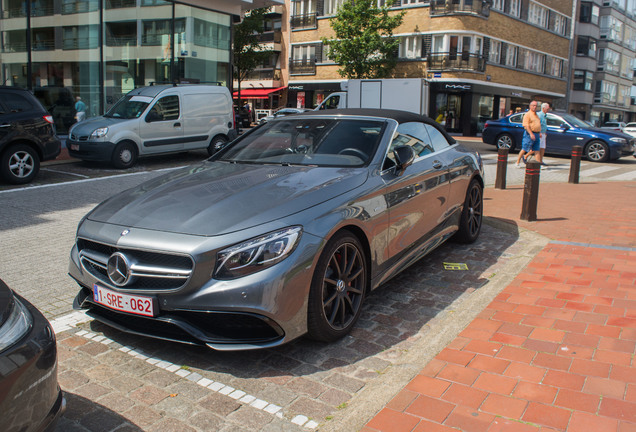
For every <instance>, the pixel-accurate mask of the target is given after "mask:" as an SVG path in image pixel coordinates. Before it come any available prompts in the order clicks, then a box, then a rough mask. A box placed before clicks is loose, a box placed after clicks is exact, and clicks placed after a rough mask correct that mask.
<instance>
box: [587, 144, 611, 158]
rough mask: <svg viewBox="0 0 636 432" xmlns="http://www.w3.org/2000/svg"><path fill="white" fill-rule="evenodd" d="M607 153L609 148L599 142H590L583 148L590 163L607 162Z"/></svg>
mask: <svg viewBox="0 0 636 432" xmlns="http://www.w3.org/2000/svg"><path fill="white" fill-rule="evenodd" d="M609 153H610V152H609V147H608V146H607V144H605V143H604V142H601V141H592V142H591V143H589V144H588V145H587V146H585V157H586V158H587V160H589V161H591V162H607V161H608V160H609V156H610V155H609Z"/></svg>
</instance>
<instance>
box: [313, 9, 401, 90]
mask: <svg viewBox="0 0 636 432" xmlns="http://www.w3.org/2000/svg"><path fill="white" fill-rule="evenodd" d="M404 14H405V12H404V11H402V12H401V13H398V14H393V15H389V8H388V6H384V7H378V5H377V0H348V1H345V2H344V3H343V4H342V5H341V6H340V8H339V9H338V13H337V14H336V15H335V16H334V17H333V18H331V19H330V22H331V28H332V29H333V31H334V33H335V37H334V38H333V39H327V38H323V39H322V42H323V43H324V44H326V45H328V46H329V58H330V59H332V60H333V61H335V62H336V63H337V64H339V65H340V68H339V69H338V73H339V74H340V76H342V77H344V78H348V79H350V78H385V77H387V76H389V74H390V73H391V72H392V71H393V69H394V68H395V65H396V64H397V55H396V53H397V50H398V46H399V44H400V41H399V39H398V38H396V37H394V36H393V30H394V29H395V28H396V27H398V26H399V25H400V24H402V19H403V17H404Z"/></svg>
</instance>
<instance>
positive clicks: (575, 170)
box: [568, 145, 583, 184]
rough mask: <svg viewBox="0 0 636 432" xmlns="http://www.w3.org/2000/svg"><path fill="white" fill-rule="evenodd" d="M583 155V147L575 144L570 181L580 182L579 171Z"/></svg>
mask: <svg viewBox="0 0 636 432" xmlns="http://www.w3.org/2000/svg"><path fill="white" fill-rule="evenodd" d="M581 156H583V147H581V146H578V145H575V146H573V147H572V161H571V162H570V179H569V180H568V183H573V184H579V172H580V171H581Z"/></svg>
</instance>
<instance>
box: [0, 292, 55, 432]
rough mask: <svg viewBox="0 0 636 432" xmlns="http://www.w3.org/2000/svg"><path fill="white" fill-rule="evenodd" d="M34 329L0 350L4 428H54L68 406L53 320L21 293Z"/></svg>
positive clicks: (1, 422)
mask: <svg viewBox="0 0 636 432" xmlns="http://www.w3.org/2000/svg"><path fill="white" fill-rule="evenodd" d="M16 298H17V299H19V301H20V302H22V303H23V304H24V305H25V306H26V307H27V309H28V310H29V312H30V313H31V316H32V317H33V326H32V328H31V331H30V332H29V333H28V334H27V335H26V336H25V337H24V338H23V339H22V340H21V341H20V342H18V343H17V344H16V345H13V346H11V347H10V348H8V349H7V350H5V351H3V352H2V353H1V354H0V413H2V415H0V430H2V431H8V432H10V431H41V430H52V429H54V426H55V424H56V422H57V420H58V419H59V417H60V416H61V415H62V414H63V412H64V410H65V408H66V401H65V399H64V396H63V394H62V391H61V390H60V387H59V385H58V382H57V348H56V344H55V334H54V333H53V329H52V328H51V325H50V324H49V322H48V321H47V320H46V318H44V316H43V315H42V314H41V313H40V312H39V311H38V310H37V309H36V308H35V307H34V306H32V305H31V304H30V303H29V302H27V301H25V300H24V299H23V298H21V297H20V296H17V295H16Z"/></svg>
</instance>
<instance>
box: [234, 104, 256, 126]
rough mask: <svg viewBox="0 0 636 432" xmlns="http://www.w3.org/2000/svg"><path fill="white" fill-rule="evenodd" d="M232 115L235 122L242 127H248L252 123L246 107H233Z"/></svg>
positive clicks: (250, 114)
mask: <svg viewBox="0 0 636 432" xmlns="http://www.w3.org/2000/svg"><path fill="white" fill-rule="evenodd" d="M234 116H235V118H236V123H237V124H238V125H239V126H240V127H242V128H248V127H250V126H251V125H252V113H251V112H250V110H248V109H247V108H246V107H241V108H239V107H237V106H235V107H234Z"/></svg>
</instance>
